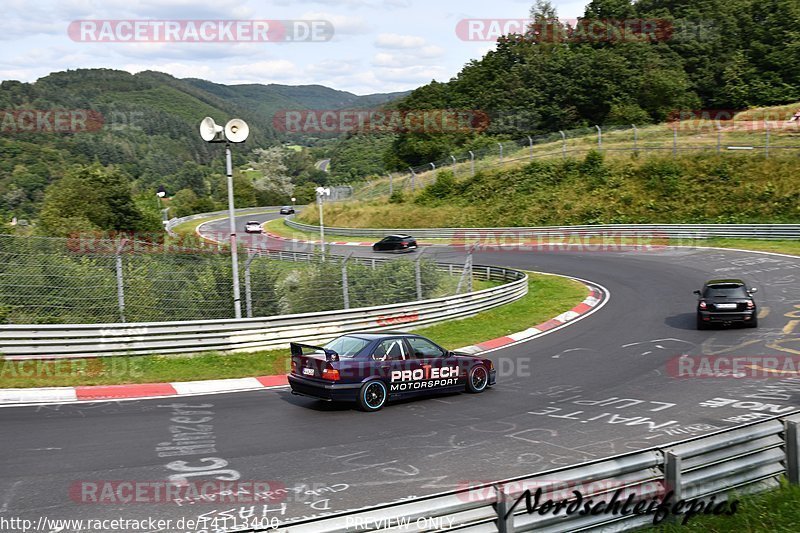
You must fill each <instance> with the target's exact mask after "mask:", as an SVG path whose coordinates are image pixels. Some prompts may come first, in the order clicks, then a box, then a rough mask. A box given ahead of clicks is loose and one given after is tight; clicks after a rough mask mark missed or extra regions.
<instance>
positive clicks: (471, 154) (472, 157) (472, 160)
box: [469, 150, 475, 177]
mask: <svg viewBox="0 0 800 533" xmlns="http://www.w3.org/2000/svg"><path fill="white" fill-rule="evenodd" d="M469 163H470V166H471V167H472V176H473V177H474V176H475V152H473V151H472V150H470V151H469Z"/></svg>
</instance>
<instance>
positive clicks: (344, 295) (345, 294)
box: [342, 252, 353, 309]
mask: <svg viewBox="0 0 800 533" xmlns="http://www.w3.org/2000/svg"><path fill="white" fill-rule="evenodd" d="M351 255H353V252H350V253H349V254H347V256H346V257H345V258H344V259H342V298H343V299H344V308H345V309H350V288H349V287H348V283H347V261H348V260H349V259H350V256H351Z"/></svg>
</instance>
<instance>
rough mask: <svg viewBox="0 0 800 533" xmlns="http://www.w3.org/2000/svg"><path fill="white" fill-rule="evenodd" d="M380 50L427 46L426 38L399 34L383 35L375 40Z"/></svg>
mask: <svg viewBox="0 0 800 533" xmlns="http://www.w3.org/2000/svg"><path fill="white" fill-rule="evenodd" d="M375 46H377V47H378V48H390V49H407V48H421V47H423V46H425V38H424V37H417V36H416V35H400V34H398V33H381V34H380V35H378V38H377V39H376V40H375Z"/></svg>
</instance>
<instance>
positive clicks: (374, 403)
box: [358, 379, 387, 413]
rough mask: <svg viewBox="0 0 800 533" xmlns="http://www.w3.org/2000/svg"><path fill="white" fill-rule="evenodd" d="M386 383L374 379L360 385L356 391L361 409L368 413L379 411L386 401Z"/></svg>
mask: <svg viewBox="0 0 800 533" xmlns="http://www.w3.org/2000/svg"><path fill="white" fill-rule="evenodd" d="M386 397H387V394H386V385H384V384H383V382H382V381H380V380H377V379H374V380H372V381H368V382H366V383H364V385H362V386H361V390H360V391H359V393H358V405H359V407H361V410H362V411H367V412H368V413H371V412H374V411H379V410H380V409H381V408H382V407H383V405H384V404H385V403H386Z"/></svg>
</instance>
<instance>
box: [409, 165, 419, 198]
mask: <svg viewBox="0 0 800 533" xmlns="http://www.w3.org/2000/svg"><path fill="white" fill-rule="evenodd" d="M408 170H410V171H411V192H414V182H415V181H416V180H417V174H416V172H414V169H413V168H411V167H408Z"/></svg>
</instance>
